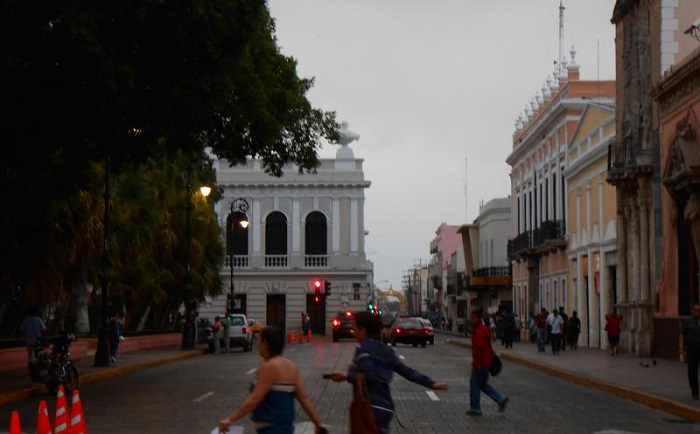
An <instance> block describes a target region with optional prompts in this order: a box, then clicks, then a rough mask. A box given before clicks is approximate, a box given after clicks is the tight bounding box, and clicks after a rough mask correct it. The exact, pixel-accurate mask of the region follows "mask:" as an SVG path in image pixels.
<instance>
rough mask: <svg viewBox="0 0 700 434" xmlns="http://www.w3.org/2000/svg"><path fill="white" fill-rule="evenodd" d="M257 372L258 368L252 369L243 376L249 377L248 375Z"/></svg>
mask: <svg viewBox="0 0 700 434" xmlns="http://www.w3.org/2000/svg"><path fill="white" fill-rule="evenodd" d="M257 370H258V368H253V369H251V370H250V371H248V372H246V373H245V374H246V375H250V374H252V373H254V372H255V371H257Z"/></svg>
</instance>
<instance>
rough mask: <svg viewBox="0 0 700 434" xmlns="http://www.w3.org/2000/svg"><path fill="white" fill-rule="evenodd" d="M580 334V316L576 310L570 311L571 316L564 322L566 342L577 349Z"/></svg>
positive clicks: (573, 348)
mask: <svg viewBox="0 0 700 434" xmlns="http://www.w3.org/2000/svg"><path fill="white" fill-rule="evenodd" d="M580 334H581V318H579V317H578V312H576V311H573V312H571V318H569V320H568V321H567V322H566V343H567V344H568V345H569V348H571V349H572V350H578V335H580Z"/></svg>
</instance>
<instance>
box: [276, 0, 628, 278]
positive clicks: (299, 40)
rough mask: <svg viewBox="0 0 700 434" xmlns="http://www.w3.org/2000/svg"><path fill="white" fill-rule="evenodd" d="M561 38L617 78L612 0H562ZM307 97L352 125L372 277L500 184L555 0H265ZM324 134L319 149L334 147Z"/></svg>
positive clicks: (549, 57)
mask: <svg viewBox="0 0 700 434" xmlns="http://www.w3.org/2000/svg"><path fill="white" fill-rule="evenodd" d="M563 4H564V7H565V11H564V38H563V43H562V46H563V50H562V51H563V52H564V54H565V57H566V58H567V59H569V58H570V54H569V50H570V49H571V47H572V45H573V46H574V47H575V49H576V62H577V63H578V64H579V65H580V74H581V79H582V80H598V79H600V80H613V79H614V78H615V45H614V37H615V29H614V26H613V25H612V24H611V22H610V18H611V16H612V10H613V7H614V4H615V1H614V0H568V1H567V0H564V1H563ZM268 7H269V8H270V12H271V14H272V17H273V18H274V20H275V25H276V36H277V42H278V45H279V46H280V49H281V51H282V53H283V54H284V55H287V56H291V57H294V58H295V59H296V60H297V73H298V75H299V76H300V77H305V78H311V77H313V78H314V80H315V81H314V87H313V89H311V91H310V92H309V93H308V98H309V100H310V101H311V103H312V105H313V106H315V107H317V108H320V109H323V110H328V111H334V112H336V116H337V119H338V121H339V122H342V121H347V122H348V124H349V128H350V130H352V131H354V132H356V133H358V134H359V135H360V139H359V140H358V141H356V142H353V143H352V144H351V145H350V147H351V148H352V149H353V152H354V154H355V158H360V159H364V171H365V179H367V180H369V181H371V182H372V185H371V187H370V188H368V189H367V190H366V191H365V229H366V230H367V231H369V235H367V236H366V238H365V240H366V245H365V252H366V255H367V258H368V259H369V260H371V261H372V262H373V263H374V282H375V284H376V285H377V286H378V287H379V288H382V289H384V288H387V287H389V286H390V285H391V286H392V287H393V288H395V289H400V288H401V287H402V277H403V276H405V275H406V273H407V270H409V269H411V268H413V267H414V265H415V264H417V263H418V262H419V261H421V260H422V261H423V263H425V262H426V261H427V260H428V259H429V258H430V252H429V245H430V241H431V240H432V239H433V238H435V236H436V230H437V229H438V228H439V226H440V224H441V223H442V222H445V223H447V224H450V225H462V224H465V223H469V222H472V221H473V220H474V219H476V217H477V216H478V214H479V206H480V205H481V204H484V203H486V202H488V201H489V200H491V199H494V198H499V197H507V196H508V195H509V194H510V178H509V174H510V167H509V166H508V165H507V164H506V162H505V160H506V158H507V156H508V155H509V154H510V152H511V151H512V144H513V142H512V134H513V132H514V131H515V126H514V123H515V121H516V119H517V117H518V115H519V114H520V113H522V112H523V111H524V109H525V107H526V106H527V105H529V104H530V101H531V100H532V99H533V98H534V97H535V95H536V93H537V92H538V91H540V90H541V88H542V86H543V85H544V83H545V81H546V79H547V78H548V77H551V75H552V72H553V71H554V68H555V64H554V61H556V60H557V59H558V58H559V46H560V43H559V39H560V38H559V0H481V1H476V0H268ZM336 151H337V146H336V145H330V144H326V145H325V146H324V147H323V148H322V149H321V150H320V151H319V157H320V158H334V157H335V153H336Z"/></svg>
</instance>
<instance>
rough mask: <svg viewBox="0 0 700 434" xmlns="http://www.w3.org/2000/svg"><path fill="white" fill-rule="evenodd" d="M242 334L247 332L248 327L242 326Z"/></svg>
mask: <svg viewBox="0 0 700 434" xmlns="http://www.w3.org/2000/svg"><path fill="white" fill-rule="evenodd" d="M243 334H244V335H247V334H248V327H243Z"/></svg>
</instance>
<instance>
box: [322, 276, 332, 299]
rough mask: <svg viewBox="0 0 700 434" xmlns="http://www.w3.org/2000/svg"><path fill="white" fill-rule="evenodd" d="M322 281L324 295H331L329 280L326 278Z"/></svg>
mask: <svg viewBox="0 0 700 434" xmlns="http://www.w3.org/2000/svg"><path fill="white" fill-rule="evenodd" d="M323 283H324V285H323V286H324V290H325V293H326V295H327V296H328V295H331V282H330V281H328V280H326V281H324V282H323Z"/></svg>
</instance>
